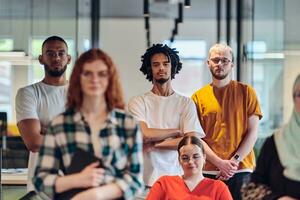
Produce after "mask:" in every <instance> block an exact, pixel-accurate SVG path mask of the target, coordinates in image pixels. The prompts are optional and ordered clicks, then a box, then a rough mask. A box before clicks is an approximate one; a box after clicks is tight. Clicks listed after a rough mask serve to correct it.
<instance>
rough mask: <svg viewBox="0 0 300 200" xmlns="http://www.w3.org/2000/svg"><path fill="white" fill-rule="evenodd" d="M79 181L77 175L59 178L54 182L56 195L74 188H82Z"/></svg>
mask: <svg viewBox="0 0 300 200" xmlns="http://www.w3.org/2000/svg"><path fill="white" fill-rule="evenodd" d="M80 181H81V180H80V179H79V178H78V177H77V174H72V175H66V176H59V177H57V179H56V181H55V191H56V192H57V193H62V192H65V191H68V190H71V189H74V188H80V187H82V185H81V183H80Z"/></svg>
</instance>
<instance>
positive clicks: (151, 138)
mask: <svg viewBox="0 0 300 200" xmlns="http://www.w3.org/2000/svg"><path fill="white" fill-rule="evenodd" d="M142 132H143V131H142ZM179 132H180V130H178V129H155V128H149V129H148V130H147V131H144V132H143V140H144V142H159V141H162V140H165V139H168V138H172V137H176V136H177V135H178V134H179Z"/></svg>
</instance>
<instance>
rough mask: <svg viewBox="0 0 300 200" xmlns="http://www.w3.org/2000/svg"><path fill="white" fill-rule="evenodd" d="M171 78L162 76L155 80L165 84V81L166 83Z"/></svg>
mask: <svg viewBox="0 0 300 200" xmlns="http://www.w3.org/2000/svg"><path fill="white" fill-rule="evenodd" d="M169 79H170V78H160V79H155V82H156V83H158V84H160V85H163V84H164V83H166V82H167V81H168V80H169Z"/></svg>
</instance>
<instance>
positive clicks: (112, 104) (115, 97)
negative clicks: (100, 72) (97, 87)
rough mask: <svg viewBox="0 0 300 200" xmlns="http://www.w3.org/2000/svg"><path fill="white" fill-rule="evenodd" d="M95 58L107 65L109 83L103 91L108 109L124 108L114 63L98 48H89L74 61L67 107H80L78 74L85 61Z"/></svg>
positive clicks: (81, 97)
mask: <svg viewBox="0 0 300 200" xmlns="http://www.w3.org/2000/svg"><path fill="white" fill-rule="evenodd" d="M95 60H102V61H103V62H104V63H105V64H106V65H107V67H108V71H109V84H108V88H107V89H106V92H105V99H106V103H107V107H108V108H107V109H108V111H111V110H113V109H114V108H119V109H124V107H125V103H124V97H123V90H122V88H121V83H120V78H119V74H118V71H117V68H116V66H115V64H114V63H113V61H112V59H111V58H110V56H109V55H108V54H106V53H105V52H104V51H102V50H100V49H91V50H89V51H87V52H85V53H83V54H81V55H80V56H79V58H78V59H77V61H76V62H75V65H74V68H73V71H72V74H71V77H70V82H69V89H68V95H67V105H66V107H67V108H76V109H80V107H81V106H82V102H83V93H82V89H81V84H80V81H79V80H80V75H81V73H82V71H83V66H84V64H85V63H90V62H93V61H95Z"/></svg>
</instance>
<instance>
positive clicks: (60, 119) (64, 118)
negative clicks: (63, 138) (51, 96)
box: [51, 109, 81, 126]
mask: <svg viewBox="0 0 300 200" xmlns="http://www.w3.org/2000/svg"><path fill="white" fill-rule="evenodd" d="M79 115H80V114H79V113H77V112H76V111H75V109H67V110H65V111H64V112H63V113H61V114H59V115H57V116H56V117H54V118H53V120H52V121H51V126H58V125H62V124H64V123H68V124H73V123H74V122H75V121H76V117H77V118H78V120H80V119H81V117H80V116H79Z"/></svg>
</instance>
